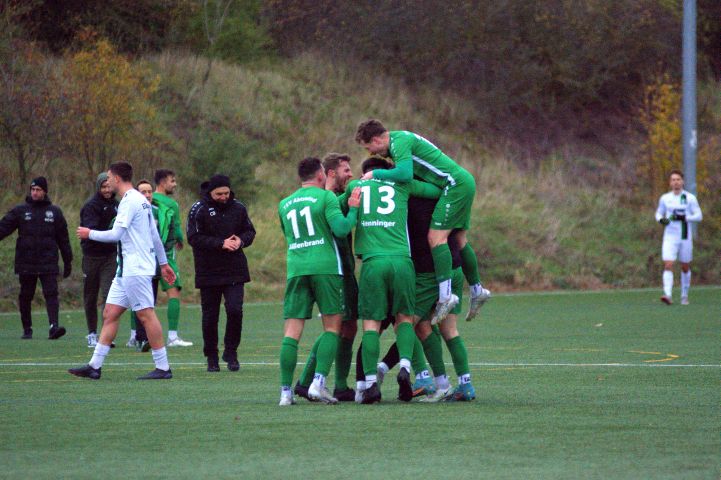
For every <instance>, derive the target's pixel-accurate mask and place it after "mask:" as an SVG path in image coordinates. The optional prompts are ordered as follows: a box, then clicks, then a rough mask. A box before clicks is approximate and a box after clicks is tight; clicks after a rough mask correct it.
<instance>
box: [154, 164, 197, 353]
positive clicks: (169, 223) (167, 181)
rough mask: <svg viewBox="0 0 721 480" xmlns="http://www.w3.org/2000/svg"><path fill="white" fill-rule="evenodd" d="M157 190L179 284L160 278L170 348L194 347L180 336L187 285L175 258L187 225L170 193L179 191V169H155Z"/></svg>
mask: <svg viewBox="0 0 721 480" xmlns="http://www.w3.org/2000/svg"><path fill="white" fill-rule="evenodd" d="M154 180H155V192H154V193H153V205H154V206H156V207H158V231H159V232H160V239H161V240H162V241H163V246H164V247H165V254H166V256H167V257H168V264H169V265H170V267H171V268H172V269H173V271H174V272H175V283H174V284H172V285H168V283H167V282H166V281H165V280H163V279H162V278H161V279H160V288H161V290H163V291H164V292H167V294H168V343H167V346H168V347H190V346H192V345H193V343H192V342H186V341H185V340H183V339H182V338H180V337H179V336H178V324H179V322H180V290H181V289H182V288H183V284H182V283H181V281H180V270H178V264H177V262H176V259H175V251H176V250H182V249H183V226H182V224H181V220H180V208H179V206H178V202H176V201H175V200H173V199H172V198H171V197H170V196H171V195H173V193H174V192H175V188H176V186H177V182H176V179H175V172H173V171H172V170H167V169H160V170H156V171H155V178H154Z"/></svg>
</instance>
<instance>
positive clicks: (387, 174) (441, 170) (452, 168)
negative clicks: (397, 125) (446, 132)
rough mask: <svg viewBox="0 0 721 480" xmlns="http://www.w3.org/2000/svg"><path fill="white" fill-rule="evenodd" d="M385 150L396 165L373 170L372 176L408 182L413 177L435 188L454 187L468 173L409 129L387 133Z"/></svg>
mask: <svg viewBox="0 0 721 480" xmlns="http://www.w3.org/2000/svg"><path fill="white" fill-rule="evenodd" d="M389 135H390V146H389V148H388V153H389V155H390V156H391V158H393V161H394V162H395V164H396V166H395V168H392V169H390V170H375V171H374V172H373V178H378V179H380V180H392V181H396V182H400V183H406V182H410V181H411V180H412V179H413V176H414V175H415V176H416V177H418V178H420V179H422V180H424V181H426V182H428V183H432V184H433V185H435V186H437V187H439V188H445V187H446V186H447V185H452V186H455V185H456V183H457V182H459V181H462V177H464V176H468V175H469V173H468V171H467V170H466V169H464V168H463V167H461V166H460V165H458V164H457V163H456V162H454V161H453V160H452V159H451V158H450V157H449V156H448V155H446V154H445V153H443V152H442V151H441V150H440V149H439V148H438V147H436V146H435V145H433V144H432V143H431V142H429V141H428V140H426V139H425V138H423V137H421V136H420V135H418V134H416V133H413V132H406V131H394V132H389Z"/></svg>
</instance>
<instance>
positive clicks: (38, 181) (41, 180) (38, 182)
mask: <svg viewBox="0 0 721 480" xmlns="http://www.w3.org/2000/svg"><path fill="white" fill-rule="evenodd" d="M30 186H31V187H40V188H42V189H43V190H44V191H45V193H48V181H47V179H46V178H45V177H38V178H35V179H33V181H32V182H30Z"/></svg>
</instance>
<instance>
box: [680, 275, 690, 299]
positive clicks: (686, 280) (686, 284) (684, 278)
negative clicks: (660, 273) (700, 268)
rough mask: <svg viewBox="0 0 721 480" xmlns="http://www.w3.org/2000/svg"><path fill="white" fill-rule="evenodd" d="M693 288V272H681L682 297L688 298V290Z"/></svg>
mask: <svg viewBox="0 0 721 480" xmlns="http://www.w3.org/2000/svg"><path fill="white" fill-rule="evenodd" d="M690 287H691V270H689V271H688V272H681V296H682V297H688V289H689V288H690Z"/></svg>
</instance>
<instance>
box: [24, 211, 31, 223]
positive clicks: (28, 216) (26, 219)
mask: <svg viewBox="0 0 721 480" xmlns="http://www.w3.org/2000/svg"><path fill="white" fill-rule="evenodd" d="M32 219H33V214H32V213H30V212H25V221H26V222H27V221H29V220H32Z"/></svg>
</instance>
